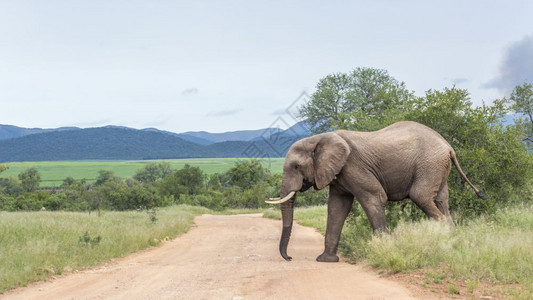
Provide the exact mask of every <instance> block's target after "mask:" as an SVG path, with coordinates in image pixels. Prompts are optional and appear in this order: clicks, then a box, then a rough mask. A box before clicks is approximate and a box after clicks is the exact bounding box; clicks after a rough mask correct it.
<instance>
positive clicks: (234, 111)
mask: <svg viewBox="0 0 533 300" xmlns="http://www.w3.org/2000/svg"><path fill="white" fill-rule="evenodd" d="M241 111H242V109H240V108H237V109H228V110H219V111H214V112H210V113H208V114H207V116H208V117H226V116H232V115H235V114H238V113H239V112H241Z"/></svg>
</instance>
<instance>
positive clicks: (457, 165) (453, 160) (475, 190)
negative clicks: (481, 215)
mask: <svg viewBox="0 0 533 300" xmlns="http://www.w3.org/2000/svg"><path fill="white" fill-rule="evenodd" d="M450 157H451V159H452V162H453V164H454V165H455V168H456V169H457V172H459V174H460V175H461V178H462V179H463V180H464V181H466V182H467V183H468V185H470V186H471V187H472V189H473V190H474V192H476V195H477V196H478V197H479V198H481V199H483V200H485V199H487V197H485V195H484V194H483V192H482V191H481V190H480V189H478V188H477V187H476V186H475V185H474V184H473V183H472V182H471V181H470V179H468V177H466V175H465V173H464V172H463V170H462V169H461V166H460V165H459V162H458V161H457V156H456V155H455V151H453V150H452V151H450Z"/></svg>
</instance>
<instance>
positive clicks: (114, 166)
mask: <svg viewBox="0 0 533 300" xmlns="http://www.w3.org/2000/svg"><path fill="white" fill-rule="evenodd" d="M243 159H247V158H191V159H169V160H135V161H133V160H132V161H51V162H12V163H2V165H5V166H8V167H9V169H8V170H6V171H4V172H2V173H0V177H3V178H8V177H10V176H14V177H16V176H17V175H18V174H19V173H20V172H22V171H24V170H26V169H29V168H32V167H35V168H37V170H38V171H39V174H40V175H41V187H54V186H56V187H57V186H59V185H61V183H62V182H63V179H65V178H66V177H69V176H70V177H73V178H74V179H87V181H89V182H92V181H94V180H95V178H96V177H97V176H98V171H100V170H108V171H113V172H114V173H115V175H117V176H120V177H122V178H128V177H132V176H133V175H134V174H135V172H136V171H137V170H139V169H141V168H143V167H144V166H145V165H146V164H148V163H151V162H160V161H165V162H168V163H170V164H171V166H172V167H173V168H175V169H181V168H183V166H184V165H186V164H189V165H191V166H193V167H199V168H200V169H202V171H204V172H205V173H207V174H213V173H223V172H226V171H227V170H228V169H230V168H231V167H233V165H234V164H235V162H236V161H238V160H243ZM259 161H260V162H261V163H262V164H263V166H264V167H266V168H269V169H270V171H271V172H272V173H273V174H276V173H281V172H282V168H283V161H284V158H269V159H261V160H259Z"/></svg>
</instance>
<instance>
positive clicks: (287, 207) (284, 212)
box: [279, 195, 296, 261]
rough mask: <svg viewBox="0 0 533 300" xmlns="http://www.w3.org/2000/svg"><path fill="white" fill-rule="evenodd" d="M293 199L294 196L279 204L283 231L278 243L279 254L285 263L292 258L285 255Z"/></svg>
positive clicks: (290, 224)
mask: <svg viewBox="0 0 533 300" xmlns="http://www.w3.org/2000/svg"><path fill="white" fill-rule="evenodd" d="M295 198H296V195H294V196H293V197H292V198H291V199H290V200H288V201H286V202H283V203H282V204H281V217H282V219H283V230H282V232H281V239H280V241H279V253H280V254H281V256H282V257H283V258H284V259H285V260H287V261H290V260H291V259H292V257H290V256H289V255H287V246H288V245H289V239H290V238H291V231H292V221H293V212H294V200H295Z"/></svg>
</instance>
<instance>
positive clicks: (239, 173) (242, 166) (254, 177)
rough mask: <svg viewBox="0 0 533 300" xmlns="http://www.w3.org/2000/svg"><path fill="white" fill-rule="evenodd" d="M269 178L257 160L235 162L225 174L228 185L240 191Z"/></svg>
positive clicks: (267, 172)
mask: <svg viewBox="0 0 533 300" xmlns="http://www.w3.org/2000/svg"><path fill="white" fill-rule="evenodd" d="M269 176H270V172H269V170H268V169H265V168H263V166H262V165H261V163H260V162H259V161H258V160H257V159H251V160H242V161H237V162H236V163H235V165H234V166H233V167H232V168H231V169H229V170H228V171H227V173H226V177H227V181H228V182H227V183H228V185H233V186H238V187H240V188H241V189H242V190H246V189H251V188H252V187H253V186H254V185H256V184H257V183H259V182H263V181H265V180H266V179H267V178H268V177H269Z"/></svg>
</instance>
